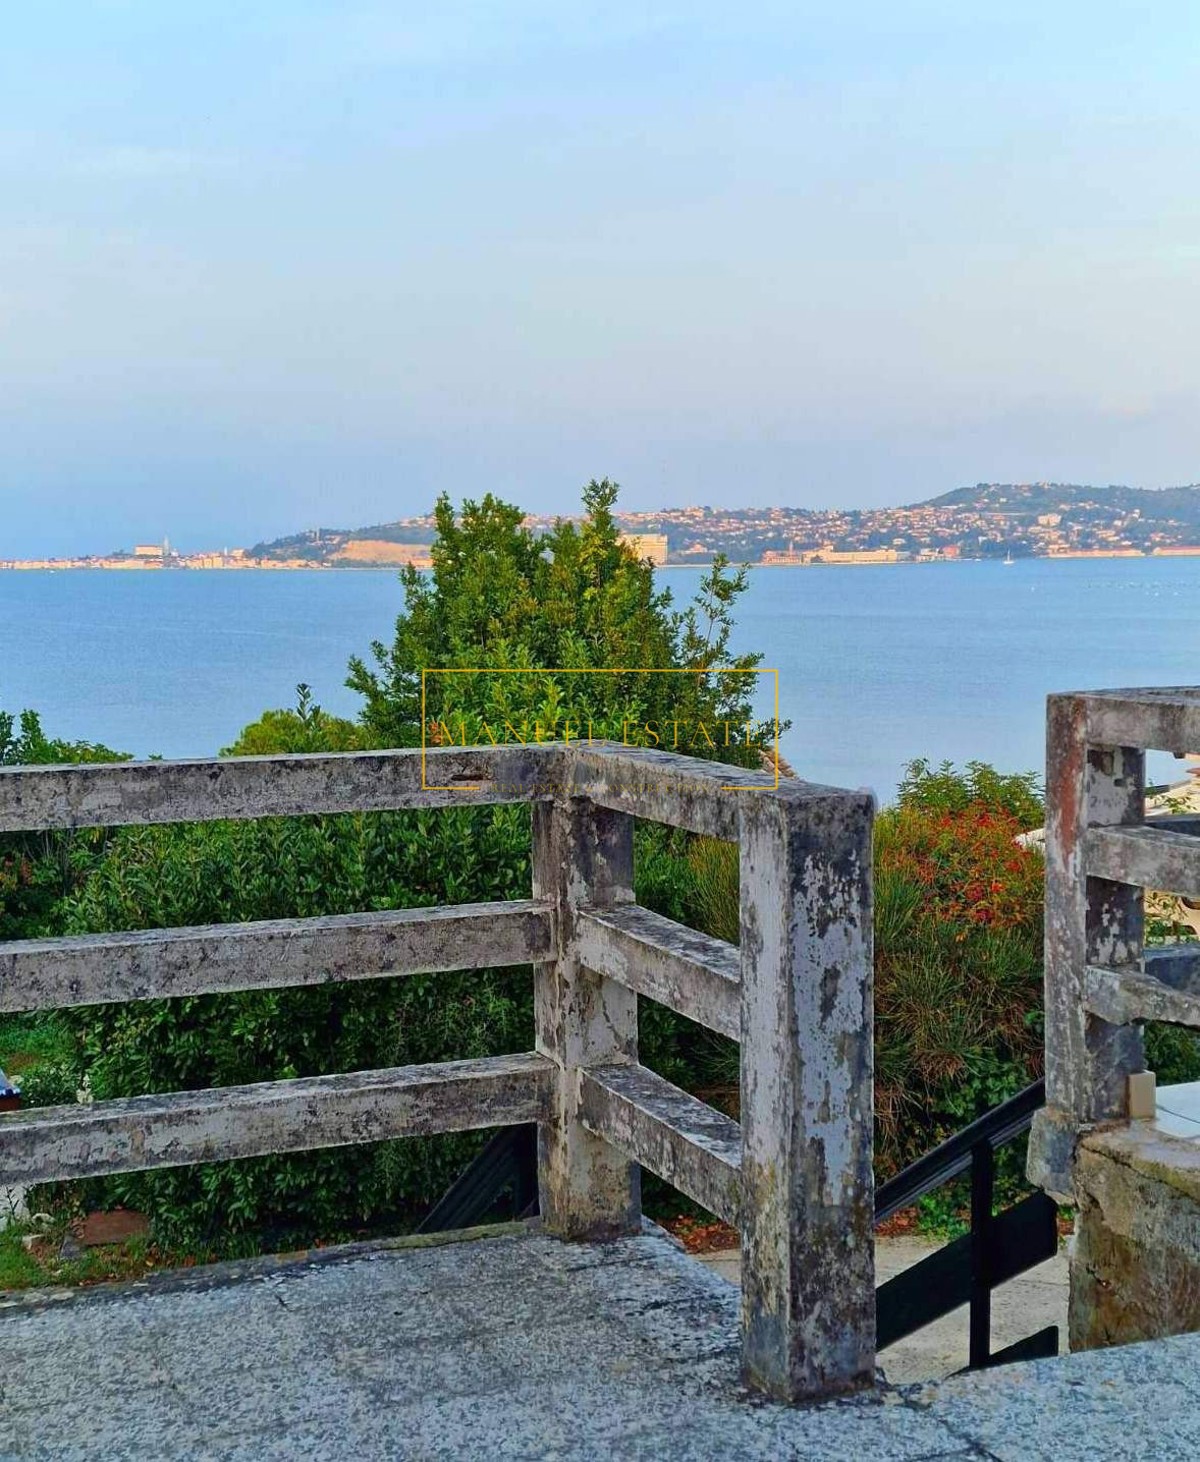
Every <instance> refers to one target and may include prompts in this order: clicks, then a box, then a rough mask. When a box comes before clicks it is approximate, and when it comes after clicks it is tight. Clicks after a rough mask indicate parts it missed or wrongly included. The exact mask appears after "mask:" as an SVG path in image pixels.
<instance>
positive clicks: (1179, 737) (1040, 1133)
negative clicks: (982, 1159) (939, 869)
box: [1029, 687, 1200, 1349]
mask: <svg viewBox="0 0 1200 1462" xmlns="http://www.w3.org/2000/svg"><path fill="white" fill-rule="evenodd" d="M1147 750H1162V751H1170V752H1175V753H1179V754H1183V753H1195V752H1200V687H1174V688H1168V689H1147V690H1115V691H1097V692H1089V693H1084V694H1076V695H1060V696H1051V697H1050V699H1049V703H1048V718H1047V751H1046V756H1047V762H1046V767H1047V771H1046V946H1045V950H1046V963H1045V982H1046V1106H1045V1108H1044V1110H1043V1111H1041V1112H1039V1113H1038V1115H1037V1117H1036V1118H1035V1121H1034V1128H1033V1132H1032V1135H1031V1138H1030V1146H1029V1174H1030V1177H1031V1179H1032V1180H1033V1181H1034V1182H1036V1183H1038V1184H1040V1185H1041V1186H1042V1187H1043V1188H1045V1189H1046V1191H1047V1192H1048V1193H1050V1194H1051V1195H1052V1196H1053V1197H1055V1198H1056V1199H1058V1200H1059V1201H1060V1202H1065V1203H1069V1204H1071V1205H1073V1206H1074V1207H1075V1209H1076V1242H1075V1244H1074V1246H1073V1249H1072V1257H1071V1314H1070V1329H1071V1345H1072V1348H1073V1349H1082V1348H1090V1347H1092V1346H1096V1345H1105V1344H1110V1343H1113V1342H1116V1341H1125V1340H1144V1339H1150V1338H1153V1337H1155V1336H1160V1335H1167V1334H1172V1333H1174V1332H1176V1331H1179V1330H1184V1329H1193V1328H1196V1327H1197V1326H1198V1325H1200V1238H1198V1236H1200V1190H1198V1189H1197V1186H1196V1183H1195V1178H1194V1173H1195V1170H1196V1167H1197V1152H1196V1150H1195V1149H1193V1148H1192V1147H1191V1146H1190V1145H1189V1144H1187V1143H1185V1142H1182V1141H1179V1140H1177V1139H1176V1138H1174V1137H1172V1136H1171V1135H1168V1134H1164V1133H1163V1131H1161V1130H1160V1128H1159V1126H1158V1124H1157V1122H1156V1120H1155V1112H1154V1105H1153V1100H1152V1099H1151V1100H1150V1103H1149V1108H1148V1109H1146V1107H1145V1099H1146V1097H1145V1094H1146V1093H1147V1092H1152V1085H1153V1084H1152V1079H1149V1080H1148V1079H1147V1078H1145V1077H1144V1076H1143V1072H1144V1068H1145V1054H1144V1045H1143V1031H1142V1027H1143V1024H1144V1022H1146V1021H1148V1020H1161V1021H1166V1022H1169V1023H1173V1024H1179V1025H1186V1026H1193V1027H1200V973H1198V972H1200V956H1198V954H1197V946H1196V945H1181V946H1174V947H1170V946H1169V947H1164V948H1158V949H1147V948H1146V947H1145V938H1144V895H1145V892H1146V891H1148V890H1149V891H1153V892H1165V893H1175V894H1180V895H1183V896H1185V897H1189V898H1196V897H1198V896H1200V836H1197V834H1198V833H1200V822H1198V821H1197V820H1196V819H1195V818H1194V817H1193V818H1169V817H1168V818H1161V819H1159V818H1152V819H1150V820H1149V821H1147V819H1146V813H1145V783H1146V770H1145V766H1146V752H1147ZM1135 1079H1136V1080H1135ZM1131 1093H1132V1094H1133V1096H1132V1103H1131Z"/></svg>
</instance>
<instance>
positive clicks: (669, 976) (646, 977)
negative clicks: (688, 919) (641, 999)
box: [576, 904, 741, 1040]
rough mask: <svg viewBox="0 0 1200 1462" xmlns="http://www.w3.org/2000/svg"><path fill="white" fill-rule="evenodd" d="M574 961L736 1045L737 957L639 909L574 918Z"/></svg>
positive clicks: (717, 942)
mask: <svg viewBox="0 0 1200 1462" xmlns="http://www.w3.org/2000/svg"><path fill="white" fill-rule="evenodd" d="M576 934H577V938H578V941H579V958H580V960H581V961H582V962H583V963H584V964H585V965H587V967H588V968H589V969H591V970H595V971H596V973H597V974H599V975H608V976H609V977H610V978H612V979H614V980H618V981H620V983H621V984H622V985H627V986H628V987H629V988H630V989H631V990H636V991H637V992H638V994H639V995H645V996H647V997H648V998H649V999H651V1000H657V1001H658V1002H659V1004H660V1005H667V1006H670V1008H671V1009H672V1010H675V1011H678V1012H679V1014H680V1015H686V1016H687V1017H688V1018H689V1019H690V1020H695V1021H698V1022H699V1023H700V1024H701V1025H703V1026H707V1027H708V1029H709V1030H714V1031H718V1032H719V1033H720V1034H721V1035H723V1036H731V1037H732V1038H733V1039H734V1040H737V1038H738V1035H739V1034H740V1019H741V1013H740V1008H739V992H740V990H741V952H740V950H739V949H738V947H737V946H736V945H735V944H727V943H726V942H725V940H723V939H713V938H712V937H711V935H708V934H701V933H699V932H698V931H697V930H695V929H688V928H687V927H686V926H685V925H683V924H676V923H675V922H674V920H672V919H664V918H663V916H662V915H661V914H656V913H654V912H653V911H652V910H650V909H645V908H643V907H642V906H641V905H640V904H621V905H619V906H618V907H617V908H615V909H605V910H603V911H600V910H597V911H594V912H591V913H584V914H581V915H580V916H579V919H578V922H577V925H576Z"/></svg>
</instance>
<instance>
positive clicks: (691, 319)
mask: <svg viewBox="0 0 1200 1462" xmlns="http://www.w3.org/2000/svg"><path fill="white" fill-rule="evenodd" d="M568 11H569V13H568ZM1198 41H1200V12H1197V11H1196V10H1195V9H1194V8H1193V7H1191V6H1188V5H1184V4H1181V3H1177V0H1175V3H1170V0H1169V3H1167V4H1165V5H1163V6H1160V7H1158V8H1157V9H1154V10H1152V11H1148V10H1145V9H1144V8H1143V7H1139V6H1135V5H1133V4H1131V3H1125V0H1116V3H1111V4H1109V5H1106V6H1104V7H1102V8H1101V10H1099V11H1098V10H1097V9H1096V8H1095V7H1085V6H1083V5H1082V4H1080V3H1079V0H1067V3H1065V4H1063V5H1061V6H1056V7H1046V6H1044V5H1039V6H1037V7H1035V6H1033V5H1032V4H1029V3H1028V0H1016V3H1013V4H1010V5H1008V6H1006V7H1004V8H1003V9H1001V8H1000V7H996V10H995V13H992V14H987V13H979V12H978V11H977V10H972V11H970V12H968V11H967V10H965V9H964V8H963V7H961V6H958V5H952V4H950V3H932V0H926V3H921V0H917V3H911V4H907V5H904V6H903V7H899V8H897V7H892V6H885V5H883V4H882V3H879V0H871V3H865V0H849V3H845V4H841V5H839V6H838V7H836V8H833V7H828V6H825V5H822V4H805V3H801V4H799V5H796V4H790V5H782V4H774V3H772V4H759V5H751V6H747V7H742V8H740V9H738V10H736V11H735V12H731V11H730V10H729V9H728V8H727V7H723V6H717V5H715V4H711V3H709V0H694V3H692V4H689V5H688V6H676V5H671V4H654V3H650V4H642V5H639V6H631V5H628V4H625V3H621V0H614V3H612V4H609V5H607V6H605V7H600V6H588V7H582V8H581V7H562V6H559V5H552V4H550V3H549V0H509V3H506V4H504V5H502V6H501V5H496V4H488V3H474V4H462V3H459V4H453V3H450V4H447V5H446V6H443V7H440V8H439V9H438V11H437V13H436V14H434V13H427V12H426V11H425V10H423V9H417V8H416V7H404V6H401V7H396V6H391V7H387V6H383V5H379V4H374V5H372V4H361V3H355V0H349V3H347V4H344V5H340V6H334V5H332V4H330V3H314V0H290V3H288V4H287V5H284V4H283V3H281V0H263V3H262V4H260V5H258V6H256V7H253V9H252V12H248V10H247V7H244V6H241V5H234V4H232V3H231V0H208V3H206V4H204V5H199V4H197V3H195V0H178V3H177V4H176V5H174V6H172V7H170V8H169V9H168V8H164V7H148V6H138V5H134V4H131V3H129V0H97V3H96V4H94V5H91V6H87V7H83V6H70V5H68V6H62V5H50V6H45V7H41V8H40V9H32V8H26V9H24V10H20V11H15V12H14V13H13V15H12V16H11V17H10V20H9V26H8V31H7V33H6V45H5V48H4V51H3V54H2V55H0V81H2V82H3V96H4V101H3V104H2V110H0V184H2V186H3V190H4V193H3V196H4V199H5V204H6V207H5V209H4V215H3V220H2V221H0V430H2V432H3V450H2V452H0V507H2V512H0V557H3V556H35V555H43V554H45V555H49V554H59V555H66V554H71V553H78V552H103V551H106V550H109V549H112V548H116V547H118V546H128V545H130V544H131V543H133V542H134V541H142V540H155V539H159V538H161V537H162V536H163V535H164V534H167V535H169V536H170V538H171V539H172V541H173V542H175V543H177V544H178V545H179V546H181V547H183V548H199V547H207V546H220V545H222V544H225V543H230V544H233V543H240V544H249V543H253V542H255V541H257V540H260V539H264V538H265V539H270V538H275V537H278V536H281V535H284V534H287V533H291V532H295V531H299V530H301V529H303V528H305V527H309V526H313V525H315V524H321V525H339V526H347V527H351V526H355V527H356V526H360V525H365V524H370V523H377V522H384V521H389V520H393V519H395V518H398V517H404V516H409V515H412V514H417V513H423V512H425V511H427V510H428V509H429V507H430V506H431V505H432V502H433V500H434V497H435V496H436V494H437V493H438V492H439V491H441V490H447V491H449V492H451V493H452V495H454V496H455V497H456V498H457V497H462V496H463V495H479V494H481V493H482V492H484V491H487V490H488V489H493V490H496V491H498V492H500V493H501V494H502V495H503V496H505V497H507V498H509V499H511V500H513V501H516V502H519V503H520V504H521V506H523V507H525V508H526V509H528V510H530V511H533V512H553V511H563V512H569V511H573V510H574V509H575V507H576V505H577V503H578V491H579V487H580V486H581V484H582V483H583V482H585V481H586V480H587V479H588V478H589V477H592V476H597V477H599V476H604V475H608V476H610V477H613V478H615V479H617V480H618V481H619V482H621V484H622V487H623V496H622V506H623V507H625V508H627V509H631V510H634V509H649V508H656V507H667V506H675V505H682V504H686V503H689V502H691V503H711V504H713V505H721V506H731V507H742V506H758V505H766V504H771V503H782V504H786V505H789V506H796V507H823V506H848V507H849V506H852V507H872V506H879V505H883V504H888V503H895V504H899V503H908V502H913V501H917V500H920V499H923V498H927V497H933V496H936V495H938V494H940V493H942V492H946V491H949V490H951V489H953V488H956V487H962V486H966V485H969V484H973V483H975V482H979V481H1018V482H1019V481H1025V482H1028V481H1038V480H1051V481H1060V482H1078V483H1095V484H1106V483H1115V482H1120V483H1128V484H1129V485H1132V486H1145V487H1162V486H1168V485H1176V484H1183V483H1189V482H1195V481H1196V480H1197V478H1198V477H1200V468H1198V466H1197V463H1198V462H1200V410H1198V406H1200V401H1198V399H1197V398H1198V397H1200V352H1198V351H1197V350H1196V348H1195V340H1196V338H1197V336H1198V335H1200V330H1198V327H1200V272H1198V265H1200V209H1198V208H1197V205H1196V203H1195V201H1194V199H1193V197H1192V194H1191V190H1189V188H1188V187H1187V183H1186V179H1187V178H1188V177H1189V176H1191V175H1192V172H1193V171H1194V162H1195V155H1196V144H1197V140H1198V137H1200V91H1198V89H1197V88H1196V86H1195V77H1194V56H1195V53H1196V46H1197V42H1198Z"/></svg>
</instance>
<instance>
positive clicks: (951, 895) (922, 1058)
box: [875, 773, 1042, 1175]
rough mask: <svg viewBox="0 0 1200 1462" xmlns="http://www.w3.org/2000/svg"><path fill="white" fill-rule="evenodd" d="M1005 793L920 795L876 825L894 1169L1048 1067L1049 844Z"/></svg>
mask: <svg viewBox="0 0 1200 1462" xmlns="http://www.w3.org/2000/svg"><path fill="white" fill-rule="evenodd" d="M942 775H943V776H944V773H943V774H942ZM999 802H1000V799H997V801H996V802H988V801H983V800H972V801H967V802H965V803H964V804H962V805H959V806H957V807H954V808H949V807H947V806H946V805H945V803H944V802H942V803H941V804H940V805H938V806H934V807H929V806H925V805H922V803H921V801H920V799H919V798H918V797H914V796H911V795H910V796H909V797H908V798H906V799H905V800H904V801H902V803H901V804H900V805H899V806H898V807H895V808H890V809H887V810H885V811H884V812H882V813H881V814H880V816H879V819H878V822H877V824H876V840H875V892H876V924H875V942H876V990H875V1014H876V1026H875V1050H876V1111H877V1122H878V1132H877V1139H878V1154H879V1160H880V1161H879V1166H880V1171H881V1175H886V1174H887V1173H889V1172H891V1171H893V1170H894V1169H895V1168H897V1167H899V1166H901V1165H903V1164H904V1163H905V1162H908V1161H911V1160H912V1159H913V1158H915V1157H917V1156H919V1155H920V1154H921V1153H922V1152H925V1151H928V1149H929V1148H930V1147H932V1146H933V1145H934V1144H935V1143H936V1142H938V1141H940V1140H941V1139H942V1138H944V1137H946V1136H949V1135H950V1133H952V1132H954V1131H956V1130H957V1129H958V1128H959V1127H961V1126H962V1125H963V1124H964V1122H966V1121H969V1120H970V1119H971V1118H972V1117H974V1116H976V1115H977V1114H978V1113H980V1112H982V1111H984V1110H986V1109H987V1108H988V1107H990V1106H993V1105H995V1103H996V1102H998V1101H1002V1100H1003V1099H1004V1098H1005V1097H1007V1096H1009V1095H1011V1094H1012V1093H1013V1092H1014V1091H1016V1090H1019V1088H1020V1087H1021V1086H1023V1085H1024V1084H1025V1083H1026V1082H1028V1081H1031V1080H1033V1079H1034V1078H1035V1077H1036V1075H1037V1074H1038V1069H1039V1065H1040V1060H1041V1024H1040V1012H1041V1003H1042V857H1041V853H1040V851H1039V850H1037V849H1036V848H1028V847H1025V846H1024V845H1022V844H1021V843H1020V842H1018V841H1017V840H1018V838H1019V837H1020V834H1021V833H1022V832H1023V831H1024V830H1025V827H1026V824H1027V819H1026V818H1022V817H1021V816H1019V815H1018V814H1017V813H1016V812H1015V811H1013V810H1011V809H1009V808H1008V807H1006V806H1004V805H998V804H999Z"/></svg>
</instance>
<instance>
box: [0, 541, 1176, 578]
mask: <svg viewBox="0 0 1200 1462" xmlns="http://www.w3.org/2000/svg"><path fill="white" fill-rule="evenodd" d="M199 558H203V559H205V560H206V561H204V562H197V561H196V559H199ZM1120 558H1142V559H1147V558H1200V545H1197V546H1191V545H1187V546H1183V547H1179V548H1153V549H1148V550H1142V549H1128V548H1114V549H1094V548H1089V549H1078V550H1074V551H1072V550H1065V551H1063V552H1057V553H1026V554H1022V555H1021V556H1020V557H1019V558H1013V559H1010V560H1008V562H1010V563H1013V564H1016V563H1034V562H1036V563H1056V562H1062V561H1066V560H1076V559H1120ZM211 560H212V555H194V556H189V555H183V554H181V555H179V556H178V557H177V558H175V559H174V560H172V561H171V562H168V563H163V562H159V563H145V562H132V563H131V562H112V561H109V560H105V559H91V558H77V559H70V558H38V559H19V558H18V559H0V573H3V572H9V573H222V572H225V573H254V572H259V573H272V574H276V573H313V574H329V573H351V574H353V573H362V572H364V571H367V572H372V573H379V572H380V571H381V570H387V569H398V568H404V567H407V566H409V565H411V566H412V567H413V568H415V569H418V570H422V571H425V570H429V569H432V567H433V562H432V560H431V559H429V558H427V557H425V558H412V559H383V560H373V559H359V560H357V561H356V562H353V563H334V562H329V561H320V560H316V561H314V560H309V559H293V560H287V559H264V558H246V557H243V558H239V559H237V560H236V561H233V562H228V563H214V562H212V561H211ZM653 562H654V566H655V567H656V568H664V569H704V568H707V567H708V566H709V565H710V564H711V563H712V556H709V557H701V556H700V555H698V554H692V555H689V556H688V557H686V558H685V557H678V558H676V557H668V558H664V559H655V560H654V561H653ZM741 562H742V563H743V564H744V565H745V566H746V567H747V568H752V569H795V568H805V569H808V568H812V569H822V568H896V567H900V566H913V565H917V564H955V563H1000V562H1003V560H1001V559H998V558H997V557H996V556H995V555H994V554H989V555H982V554H971V555H965V554H946V553H938V552H930V553H921V554H896V555H894V556H891V557H886V558H885V557H882V556H880V555H878V554H873V553H864V554H862V555H857V554H854V553H850V552H847V553H840V554H837V555H836V556H834V557H830V558H825V557H822V555H821V554H820V553H819V552H815V553H812V554H805V555H800V554H794V555H793V554H775V555H773V556H771V557H769V558H759V559H745V560H742V561H741Z"/></svg>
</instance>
